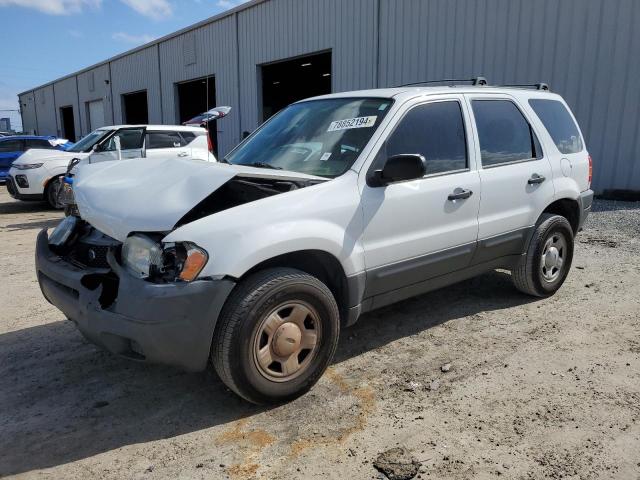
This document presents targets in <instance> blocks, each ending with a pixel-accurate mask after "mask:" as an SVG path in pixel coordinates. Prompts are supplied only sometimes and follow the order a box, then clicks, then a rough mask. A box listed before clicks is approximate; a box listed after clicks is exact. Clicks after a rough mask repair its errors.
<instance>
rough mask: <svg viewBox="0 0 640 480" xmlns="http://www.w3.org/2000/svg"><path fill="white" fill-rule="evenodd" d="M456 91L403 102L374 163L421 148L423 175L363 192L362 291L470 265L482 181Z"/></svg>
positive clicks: (418, 151)
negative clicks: (405, 104) (403, 108)
mask: <svg viewBox="0 0 640 480" xmlns="http://www.w3.org/2000/svg"><path fill="white" fill-rule="evenodd" d="M465 110H466V106H465V104H464V99H463V97H462V96H459V95H457V96H447V97H446V98H443V99H438V100H434V101H429V102H426V103H419V104H415V105H413V106H411V107H409V108H408V109H407V111H406V113H405V114H404V116H403V117H402V119H401V120H400V121H399V122H398V124H397V126H396V127H395V129H394V131H393V133H391V135H390V136H389V138H388V140H387V141H386V142H385V144H384V145H383V147H382V148H381V150H380V151H379V152H378V155H377V157H376V159H375V161H374V165H373V166H372V167H371V168H374V169H375V168H376V166H377V165H379V164H380V162H381V161H383V160H384V159H385V158H389V157H390V156H393V155H399V154H420V155H422V156H424V157H425V159H426V161H427V175H425V176H424V177H423V178H421V179H418V180H412V181H408V182H401V183H395V184H391V185H387V186H385V187H370V186H365V187H364V190H363V192H362V208H363V214H364V225H365V227H364V235H363V241H364V249H365V262H366V268H367V286H366V291H365V297H372V296H375V295H378V294H382V293H385V292H390V291H393V290H396V289H399V288H402V287H405V286H408V285H412V284H417V283H420V282H422V281H424V280H427V279H430V278H434V277H437V276H440V275H443V274H446V273H450V272H452V271H455V270H459V269H463V268H464V267H466V266H467V265H469V263H470V261H471V258H472V256H473V253H474V250H475V246H476V240H477V235H478V209H479V203H480V179H479V177H478V172H477V171H476V167H475V158H474V153H473V150H472V149H471V148H470V147H469V142H468V138H469V137H470V135H468V132H470V125H469V121H468V118H467V117H468V116H467V115H465V114H464V112H465Z"/></svg>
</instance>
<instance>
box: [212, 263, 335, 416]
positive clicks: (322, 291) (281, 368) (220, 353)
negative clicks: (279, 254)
mask: <svg viewBox="0 0 640 480" xmlns="http://www.w3.org/2000/svg"><path fill="white" fill-rule="evenodd" d="M339 333H340V314H339V310H338V306H337V304H336V301H335V298H334V297H333V295H332V293H331V291H330V290H329V289H328V288H327V286H326V285H325V284H324V283H322V282H321V281H320V280H318V279H317V278H315V277H313V276H311V275H308V274H306V273H304V272H302V271H299V270H295V269H291V268H273V269H268V270H263V271H261V272H258V273H256V274H253V275H252V276H250V277H248V278H247V279H246V280H244V281H242V282H241V283H240V284H239V285H238V286H237V287H236V289H235V290H234V291H233V293H232V294H231V296H230V297H229V300H228V301H227V303H226V305H225V307H224V309H223V311H222V313H221V315H220V319H219V320H218V324H217V326H216V331H215V333H214V338H213V345H212V354H211V358H212V361H213V365H214V367H215V369H216V372H217V373H218V375H219V376H220V378H221V379H222V380H223V381H224V383H225V384H226V385H227V386H228V387H229V388H230V389H231V390H233V391H234V392H236V393H237V394H238V395H240V396H241V397H243V398H244V399H246V400H248V401H250V402H253V403H257V404H267V403H280V402H284V401H288V400H292V399H294V398H296V397H298V396H300V395H302V394H304V393H305V392H307V391H308V390H309V389H310V388H311V387H312V386H313V385H314V384H315V383H316V382H317V381H318V379H319V378H320V377H321V376H322V374H323V373H324V371H325V370H326V368H327V367H328V366H329V364H330V362H331V360H332V358H333V355H334V353H335V350H336V347H337V344H338V336H339Z"/></svg>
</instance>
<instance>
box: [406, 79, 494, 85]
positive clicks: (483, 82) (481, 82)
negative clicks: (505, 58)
mask: <svg viewBox="0 0 640 480" xmlns="http://www.w3.org/2000/svg"><path fill="white" fill-rule="evenodd" d="M461 82H471V85H487V79H486V78H484V77H474V78H444V79H442V80H425V81H424V82H414V83H405V84H403V85H396V87H412V86H414V85H426V84H429V83H451V84H456V83H461Z"/></svg>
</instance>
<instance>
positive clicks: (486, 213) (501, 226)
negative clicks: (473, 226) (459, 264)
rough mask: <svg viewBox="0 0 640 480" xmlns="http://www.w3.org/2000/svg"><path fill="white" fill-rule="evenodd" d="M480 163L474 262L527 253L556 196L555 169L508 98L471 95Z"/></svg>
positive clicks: (517, 109)
mask: <svg viewBox="0 0 640 480" xmlns="http://www.w3.org/2000/svg"><path fill="white" fill-rule="evenodd" d="M468 101H469V102H470V105H469V107H470V110H471V112H472V114H473V116H474V117H475V126H476V128H475V132H474V134H475V138H476V139H477V140H476V142H475V144H476V145H477V152H476V154H477V156H478V158H480V159H481V168H480V170H479V172H480V181H481V182H482V202H481V204H480V214H479V216H478V222H479V226H478V240H479V245H478V247H479V248H478V252H477V255H476V258H475V259H474V263H481V262H484V261H489V260H492V259H495V258H499V257H504V256H507V255H519V254H521V253H523V251H524V249H525V248H526V247H525V246H526V243H527V240H528V238H529V236H528V235H529V233H530V232H531V230H532V228H533V226H534V225H535V223H536V221H537V219H538V216H539V215H540V212H542V211H543V210H544V208H545V207H546V205H547V204H548V203H549V200H550V199H552V198H553V196H554V187H553V181H552V172H551V164H550V162H549V159H548V158H547V157H546V156H545V155H544V154H543V151H542V148H541V146H540V142H539V141H538V137H537V136H536V133H535V131H534V129H533V127H532V126H531V123H530V122H529V121H528V119H527V118H526V116H525V114H524V113H523V110H522V109H521V108H520V107H519V106H518V105H517V104H516V103H515V101H514V100H513V99H512V98H511V97H509V96H506V95H490V94H486V95H481V94H478V95H469V96H468Z"/></svg>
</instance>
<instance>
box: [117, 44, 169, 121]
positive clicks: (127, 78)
mask: <svg viewBox="0 0 640 480" xmlns="http://www.w3.org/2000/svg"><path fill="white" fill-rule="evenodd" d="M111 88H112V90H113V112H114V121H113V123H115V124H122V123H124V112H123V103H122V95H123V94H126V93H133V92H139V91H140V90H146V91H147V101H148V104H149V123H156V124H160V123H163V120H162V103H161V102H160V68H159V63H158V45H153V46H151V47H149V48H145V49H144V50H140V51H138V52H135V53H132V54H131V55H127V56H125V57H122V58H119V59H117V60H114V61H113V62H111ZM168 123H171V122H168Z"/></svg>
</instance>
